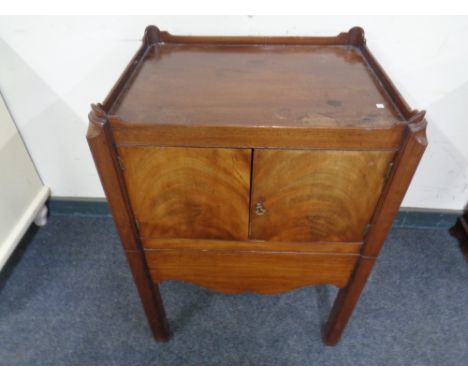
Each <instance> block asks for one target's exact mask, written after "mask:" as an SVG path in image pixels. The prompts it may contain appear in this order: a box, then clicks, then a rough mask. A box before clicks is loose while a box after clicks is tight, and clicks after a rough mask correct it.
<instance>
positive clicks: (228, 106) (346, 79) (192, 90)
mask: <svg viewBox="0 0 468 382" xmlns="http://www.w3.org/2000/svg"><path fill="white" fill-rule="evenodd" d="M137 72H138V73H137V75H135V76H134V77H133V78H132V80H131V81H130V82H129V84H128V87H127V88H126V89H125V90H124V91H123V92H122V94H121V96H120V97H119V100H118V102H116V104H115V105H114V106H113V108H112V113H113V114H116V115H117V116H119V117H121V118H122V119H124V120H128V121H135V122H146V123H153V122H154V123H160V124H189V125H242V126H263V125H267V126H340V127H350V126H351V127H353V126H366V127H375V126H391V125H392V124H393V123H394V122H396V121H398V120H400V119H401V116H400V113H399V112H398V110H397V109H396V108H395V107H394V106H393V104H392V101H391V99H390V97H389V96H388V95H387V94H386V92H385V89H384V88H383V87H382V85H381V84H380V83H379V82H378V79H377V77H376V75H375V73H374V72H373V71H372V68H370V67H369V65H368V64H367V62H366V61H365V59H364V57H363V55H362V53H361V52H360V50H359V49H358V48H356V47H354V46H351V45H339V46H307V45H289V46H288V45H254V44H250V45H232V44H231V45H229V44H197V45H194V44H189V43H184V44H170V43H169V44H156V45H153V46H151V47H150V48H149V49H148V51H147V52H146V54H145V55H144V57H143V58H142V61H141V64H140V66H139V68H138V70H137Z"/></svg>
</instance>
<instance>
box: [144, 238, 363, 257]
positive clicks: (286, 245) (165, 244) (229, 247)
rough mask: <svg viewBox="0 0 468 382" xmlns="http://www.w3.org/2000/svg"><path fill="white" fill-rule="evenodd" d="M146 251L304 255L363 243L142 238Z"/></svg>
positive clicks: (342, 250)
mask: <svg viewBox="0 0 468 382" xmlns="http://www.w3.org/2000/svg"><path fill="white" fill-rule="evenodd" d="M141 243H142V245H143V247H144V248H145V249H177V250H186V249H192V250H200V251H209V250H211V251H213V250H215V251H218V252H222V251H239V252H271V253H272V252H303V253H354V254H358V253H360V252H361V248H362V242H356V243H340V242H334V243H327V242H312V243H294V242H280V241H276V242H273V241H271V242H269V241H255V240H249V241H230V240H200V239H197V240H191V239H157V238H149V239H148V238H141Z"/></svg>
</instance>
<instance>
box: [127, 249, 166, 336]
mask: <svg viewBox="0 0 468 382" xmlns="http://www.w3.org/2000/svg"><path fill="white" fill-rule="evenodd" d="M126 255H127V260H128V263H129V265H130V269H131V270H132V275H133V279H134V281H135V284H136V286H137V289H138V293H139V295H140V299H141V302H142V304H143V308H144V310H145V314H146V318H147V320H148V323H149V325H150V328H151V332H152V333H153V337H154V339H155V340H156V341H158V342H166V341H168V340H169V338H170V331H169V324H168V322H167V318H166V311H165V309H164V304H163V301H162V298H161V294H160V292H159V286H158V285H157V284H154V283H153V281H152V280H151V277H150V275H149V272H148V269H147V268H146V265H145V262H144V261H143V260H142V258H141V257H142V256H143V254H142V253H140V252H138V251H135V252H133V251H126Z"/></svg>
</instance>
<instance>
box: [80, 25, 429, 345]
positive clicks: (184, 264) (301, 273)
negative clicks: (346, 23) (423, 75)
mask: <svg viewBox="0 0 468 382" xmlns="http://www.w3.org/2000/svg"><path fill="white" fill-rule="evenodd" d="M89 119H90V126H89V130H88V135H87V139H88V142H89V145H90V147H91V151H92V154H93V157H94V161H95V163H96V167H97V170H98V173H99V176H100V178H101V181H102V185H103V188H104V191H105V193H106V196H107V199H108V202H109V205H110V208H111V211H112V214H113V217H114V220H115V223H116V226H117V230H118V233H119V236H120V239H121V242H122V245H123V248H124V250H125V254H126V256H127V259H128V262H129V265H130V268H131V271H132V273H133V277H134V280H135V283H136V286H137V288H138V291H139V294H140V297H141V300H142V303H143V306H144V309H145V312H146V315H147V318H148V321H149V323H150V326H151V329H152V332H153V335H154V337H155V338H156V340H161V341H163V340H167V339H168V337H169V328H168V325H167V321H166V317H165V312H164V307H163V303H162V299H161V296H160V293H159V289H158V284H159V283H161V282H163V281H165V280H182V281H186V282H190V283H193V284H197V285H200V286H203V287H206V288H210V289H213V290H216V291H222V292H226V293H239V292H244V291H251V292H257V293H279V292H284V291H288V290H292V289H296V288H301V287H305V286H310V285H316V284H332V285H335V286H336V287H338V288H340V289H339V292H338V296H337V298H336V301H335V303H334V306H333V308H332V311H331V314H330V317H329V319H328V322H327V323H326V325H324V328H323V338H324V341H325V343H327V344H330V345H333V344H336V343H337V341H338V340H339V338H340V335H341V333H342V331H343V329H344V327H345V325H346V323H347V321H348V319H349V317H350V315H351V313H352V310H353V308H354V306H355V305H356V303H357V301H358V298H359V295H360V293H361V291H362V289H363V287H364V285H365V283H366V280H367V278H368V276H369V273H370V272H371V270H372V267H373V266H374V265H375V262H376V259H377V256H378V254H379V251H380V248H381V247H382V245H383V243H384V240H385V237H386V236H387V234H388V232H389V230H390V228H391V225H392V221H393V219H394V217H395V215H396V213H397V211H398V208H399V206H400V203H401V201H402V199H403V197H404V195H405V192H406V190H407V188H408V186H409V184H410V181H411V178H412V177H413V174H414V172H415V170H416V167H417V165H418V162H419V160H420V159H421V156H422V154H423V152H424V149H425V147H426V145H427V142H426V136H425V128H426V121H425V118H424V112H418V111H415V110H412V109H411V108H410V107H409V106H408V105H407V103H406V102H405V101H404V100H403V98H402V97H401V95H400V94H399V93H398V91H397V89H396V88H395V86H394V85H393V83H392V82H391V81H390V79H389V78H388V76H387V75H386V74H385V72H384V71H383V69H382V68H381V66H380V65H379V64H378V63H377V61H376V60H375V58H374V57H373V56H372V54H371V53H370V52H369V50H368V48H367V46H366V42H365V38H364V32H363V30H362V29H361V28H359V27H354V28H352V29H351V30H350V31H349V32H346V33H341V34H339V35H337V36H335V37H208V36H205V37H196V36H174V35H171V34H169V33H168V32H161V31H159V30H158V29H157V28H156V27H154V26H149V27H148V28H147V29H146V31H145V34H144V38H143V43H142V45H141V47H140V49H139V50H138V51H137V53H136V54H135V56H134V57H133V59H132V60H131V62H130V64H129V65H128V66H127V68H126V69H125V71H124V72H123V74H122V75H121V77H120V78H119V80H118V81H117V83H116V84H115V86H114V87H113V89H112V90H111V92H110V94H109V95H108V96H107V98H106V99H105V101H104V102H103V103H102V104H96V105H93V106H92V111H91V113H90V115H89Z"/></svg>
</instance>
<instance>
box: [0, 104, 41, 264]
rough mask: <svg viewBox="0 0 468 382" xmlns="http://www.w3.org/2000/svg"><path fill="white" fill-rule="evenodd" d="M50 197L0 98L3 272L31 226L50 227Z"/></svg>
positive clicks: (0, 254) (0, 253) (0, 245)
mask: <svg viewBox="0 0 468 382" xmlns="http://www.w3.org/2000/svg"><path fill="white" fill-rule="evenodd" d="M48 196H49V189H48V187H46V186H44V184H43V183H42V181H41V179H40V178H39V175H38V173H37V171H36V168H35V167H34V164H33V162H32V160H31V157H30V156H29V153H28V151H27V150H26V147H25V146H24V143H23V140H22V139H21V136H20V135H19V133H18V130H17V128H16V126H15V123H14V122H13V119H12V118H11V116H10V113H9V112H8V109H7V107H6V105H5V101H4V100H3V97H2V96H1V95H0V270H1V269H2V267H3V266H4V265H5V263H6V261H7V260H8V257H9V256H10V255H11V253H12V252H13V250H14V249H15V247H16V245H17V244H18V242H19V241H20V240H21V238H22V237H23V235H24V233H25V232H26V231H27V229H28V228H29V226H30V225H31V223H32V222H33V221H35V222H36V224H37V225H40V226H41V225H44V224H46V222H47V208H46V206H45V202H46V200H47V198H48Z"/></svg>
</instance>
